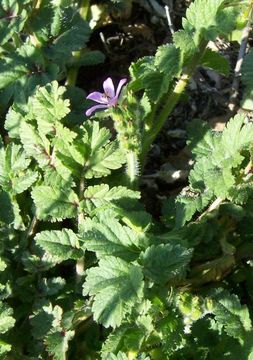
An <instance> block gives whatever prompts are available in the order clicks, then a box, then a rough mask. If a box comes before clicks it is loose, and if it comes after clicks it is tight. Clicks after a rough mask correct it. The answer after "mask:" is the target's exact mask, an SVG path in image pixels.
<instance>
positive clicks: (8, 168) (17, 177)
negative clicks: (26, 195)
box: [0, 144, 38, 194]
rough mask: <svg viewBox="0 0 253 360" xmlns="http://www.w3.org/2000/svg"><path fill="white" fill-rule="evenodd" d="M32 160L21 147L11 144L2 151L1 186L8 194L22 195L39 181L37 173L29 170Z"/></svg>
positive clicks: (0, 154)
mask: <svg viewBox="0 0 253 360" xmlns="http://www.w3.org/2000/svg"><path fill="white" fill-rule="evenodd" d="M30 162H31V160H30V159H29V158H28V157H27V155H26V153H25V152H24V150H23V149H22V147H21V146H20V145H16V144H9V145H7V147H6V151H4V150H3V149H1V150H0V185H1V186H2V187H3V189H4V190H5V191H7V192H10V193H13V194H20V193H22V192H24V191H25V190H27V189H28V188H29V187H30V186H31V185H32V184H33V183H34V182H35V181H36V179H37V177H38V174H37V172H33V171H32V170H30V169H27V168H28V166H29V164H30Z"/></svg>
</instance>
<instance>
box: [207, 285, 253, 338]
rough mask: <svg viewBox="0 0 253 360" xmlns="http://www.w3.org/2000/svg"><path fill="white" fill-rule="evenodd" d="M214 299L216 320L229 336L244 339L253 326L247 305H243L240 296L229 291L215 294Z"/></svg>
mask: <svg viewBox="0 0 253 360" xmlns="http://www.w3.org/2000/svg"><path fill="white" fill-rule="evenodd" d="M214 299H215V300H216V301H215V302H214V304H213V313H214V315H215V320H216V321H217V322H218V323H219V324H220V325H222V326H223V327H224V330H225V332H226V333H227V334H228V335H229V336H232V337H234V338H235V339H239V340H242V341H243V339H244V337H245V335H246V332H247V331H249V330H251V327H252V324H251V320H250V316H249V310H248V308H247V306H246V305H241V303H240V301H239V299H238V297H237V296H236V295H233V294H232V295H230V294H229V293H228V292H227V291H223V292H221V294H218V295H216V296H214Z"/></svg>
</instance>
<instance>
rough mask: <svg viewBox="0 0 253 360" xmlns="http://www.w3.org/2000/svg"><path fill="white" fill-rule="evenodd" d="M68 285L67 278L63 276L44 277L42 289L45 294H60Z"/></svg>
mask: <svg viewBox="0 0 253 360" xmlns="http://www.w3.org/2000/svg"><path fill="white" fill-rule="evenodd" d="M65 285H66V280H65V279H63V278H61V277H53V278H43V279H42V280H41V285H40V289H41V291H42V292H43V293H44V294H45V296H52V295H56V294H58V292H59V291H60V290H62V289H63V288H64V286H65Z"/></svg>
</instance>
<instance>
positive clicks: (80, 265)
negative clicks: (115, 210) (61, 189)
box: [76, 172, 85, 284]
mask: <svg viewBox="0 0 253 360" xmlns="http://www.w3.org/2000/svg"><path fill="white" fill-rule="evenodd" d="M84 189H85V181H84V174H83V172H82V173H81V178H80V183H79V200H80V201H82V200H83V198H84ZM83 219H84V215H83V213H80V214H79V215H78V217H77V223H78V226H79V224H80V223H81V222H82V220H83ZM84 269H85V261H84V256H82V257H81V258H79V259H77V260H76V284H79V283H80V281H81V279H82V276H83V274H84Z"/></svg>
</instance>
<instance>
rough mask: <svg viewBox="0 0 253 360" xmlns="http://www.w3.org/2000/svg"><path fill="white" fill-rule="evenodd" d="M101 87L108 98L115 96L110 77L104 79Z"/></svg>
mask: <svg viewBox="0 0 253 360" xmlns="http://www.w3.org/2000/svg"><path fill="white" fill-rule="evenodd" d="M103 88H104V92H105V94H106V95H108V96H109V97H110V98H113V97H114V96H115V88H114V85H113V82H112V79H111V78H110V77H109V78H107V79H106V80H105V81H104V83H103Z"/></svg>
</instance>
